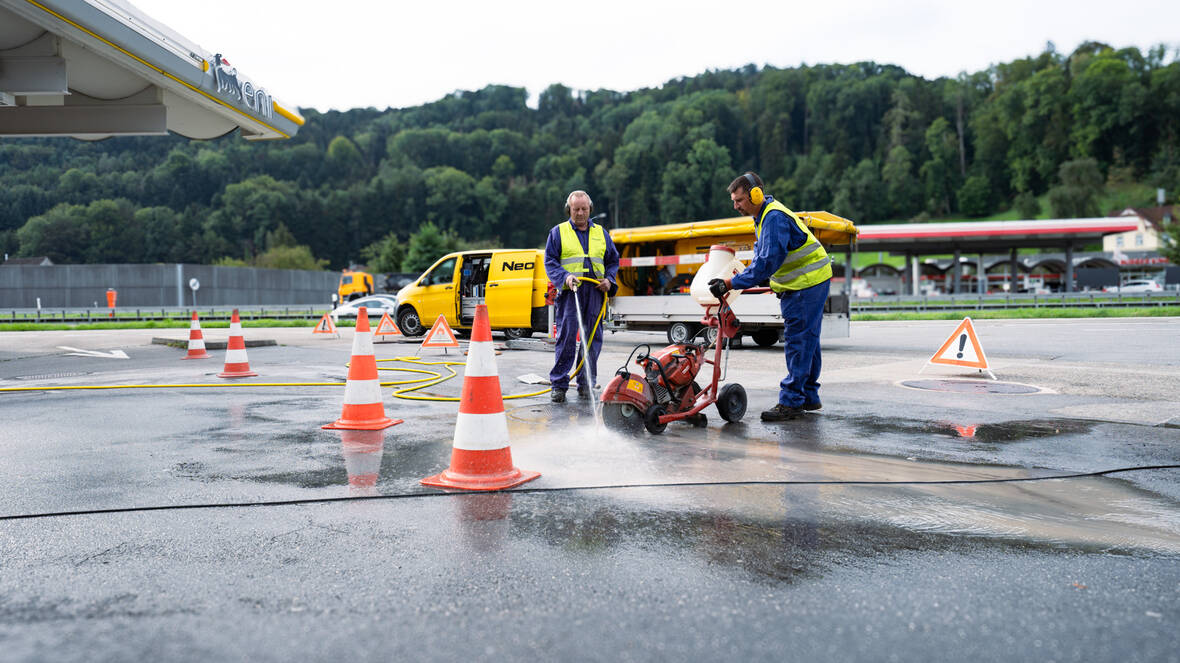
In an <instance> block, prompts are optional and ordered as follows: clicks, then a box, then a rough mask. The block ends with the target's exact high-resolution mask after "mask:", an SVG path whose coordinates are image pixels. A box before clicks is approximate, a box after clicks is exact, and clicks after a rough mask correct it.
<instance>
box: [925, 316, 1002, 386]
mask: <svg viewBox="0 0 1180 663" xmlns="http://www.w3.org/2000/svg"><path fill="white" fill-rule="evenodd" d="M928 363H930V364H947V365H950V366H964V367H967V368H978V369H979V370H981V371H987V372H988V374H989V375H991V376H992V379H995V377H996V376H995V375H992V372H991V370H990V369H989V368H988V366H987V356H985V355H984V354H983V346H982V345H980V344H979V336H977V335H976V334H975V325H973V324H971V318H963V321H962V322H960V323H959V326H958V327H956V328H955V331H954V332H952V333H951V335H950V336H949V337H947V339H946V341H945V342H944V343H943V344H942V347H940V348H938V351H937V352H935V353H934V356H933V357H931V358H930V359H929V361H928Z"/></svg>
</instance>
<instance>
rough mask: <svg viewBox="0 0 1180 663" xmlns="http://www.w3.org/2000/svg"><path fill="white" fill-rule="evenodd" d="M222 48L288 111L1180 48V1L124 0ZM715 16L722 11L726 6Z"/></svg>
mask: <svg viewBox="0 0 1180 663" xmlns="http://www.w3.org/2000/svg"><path fill="white" fill-rule="evenodd" d="M131 1H132V2H133V3H134V4H135V5H137V6H138V7H140V8H141V9H143V10H144V11H145V12H146V13H147V14H148V15H150V16H152V17H153V18H155V19H157V20H160V21H162V22H163V23H165V24H167V25H168V26H170V27H172V28H173V29H175V30H176V31H177V32H179V33H180V34H182V35H184V36H185V37H187V38H188V39H190V40H191V41H194V42H196V43H197V44H200V45H201V46H202V47H204V48H206V49H209V50H210V51H212V52H221V53H222V54H223V55H224V56H225V58H226V59H228V60H229V61H230V63H231V64H233V65H234V66H237V67H238V68H239V69H240V70H241V72H242V73H244V74H245V75H247V76H248V77H250V78H251V79H253V80H254V81H255V82H256V83H257V84H259V85H261V86H262V87H264V88H266V89H267V90H268V91H269V92H271V94H273V95H274V96H275V97H276V98H278V99H280V100H282V101H283V102H285V103H287V104H291V105H295V106H300V107H304V108H316V109H319V110H321V111H323V110H328V109H339V110H346V109H349V108H357V107H366V106H372V107H375V108H379V109H384V108H386V107H394V108H400V107H404V106H415V105H418V104H422V103H426V102H429V101H434V100H437V99H439V98H441V97H443V96H445V95H447V94H449V93H451V92H453V91H455V90H476V89H479V88H482V87H484V86H485V85H489V84H504V85H513V86H517V87H524V88H527V89H528V91H529V95H530V103H535V100H536V97H537V95H538V94H539V93H540V92H541V91H542V90H543V89H545V88H546V87H548V86H549V85H550V84H552V83H562V84H564V85H566V86H569V87H571V88H574V89H576V90H595V89H600V88H609V89H612V90H617V91H620V92H622V91H628V90H635V89H638V88H642V87H654V86H659V85H661V84H663V83H664V82H666V81H668V80H669V79H672V78H677V77H681V76H694V75H696V74H699V73H702V72H704V71H707V70H709V69H732V68H735V67H741V66H743V65H746V64H749V63H753V64H755V65H758V66H763V65H767V64H769V65H773V66H776V67H795V66H799V65H801V64H820V63H851V62H857V61H861V60H874V61H876V62H879V63H889V64H896V65H899V66H901V67H904V68H905V69H906V70H907V71H909V72H910V73H913V74H917V75H920V76H925V77H927V78H936V77H938V76H954V75H956V74H958V73H959V72H962V71H969V72H973V71H978V70H981V69H985V68H987V67H988V66H989V65H991V64H993V63H997V62H1008V61H1011V60H1014V59H1016V58H1019V57H1024V56H1027V55H1035V54H1037V53H1040V52H1041V51H1042V49H1044V47H1045V44H1046V42H1050V41H1052V42H1053V43H1054V44H1056V46H1057V50H1058V51H1059V52H1062V53H1069V52H1070V51H1072V50H1073V49H1074V48H1075V47H1076V46H1077V45H1078V44H1080V43H1081V42H1083V41H1086V40H1096V41H1102V42H1106V43H1108V44H1111V45H1112V46H1114V47H1116V48H1121V47H1125V46H1137V47H1139V48H1140V49H1143V50H1146V49H1147V48H1148V47H1150V46H1153V45H1155V44H1159V43H1164V44H1167V45H1168V48H1169V60H1170V59H1172V58H1174V57H1175V54H1176V49H1177V47H1180V2H1177V1H1176V0H1171V1H1170V2H1163V1H1160V2H1156V1H1154V0H1123V1H1121V2H1110V0H1072V1H1061V0H1051V1H1046V2H1038V1H1037V0H988V1H986V2H985V1H975V2H954V1H951V2H947V1H946V0H895V1H893V2H880V1H878V0H829V1H827V2H807V3H802V2H778V3H774V2H771V3H741V4H748V5H749V6H751V7H755V9H754V10H753V11H751V12H749V13H736V11H737V10H734V9H729V8H728V7H736V6H738V4H739V3H732V4H731V3H719V2H716V1H715V0H714V1H710V2H703V1H698V0H682V1H680V2H660V1H653V0H630V1H628V2H623V1H619V0H598V1H597V2H589V3H563V2H552V1H548V2H533V1H531V0H530V1H526V2H504V3H497V2H468V1H467V0H450V1H447V2H430V1H429V0H427V1H426V2H422V1H411V2H403V1H398V2H377V1H376V0H373V1H370V2H358V1H354V0H334V1H332V2H307V1H302V2H301V1H294V2H292V0H283V1H282V2H280V1H278V0H233V1H229V0H200V1H199V2H177V1H176V0H131ZM719 7H727V8H726V9H724V10H719V9H718V8H719Z"/></svg>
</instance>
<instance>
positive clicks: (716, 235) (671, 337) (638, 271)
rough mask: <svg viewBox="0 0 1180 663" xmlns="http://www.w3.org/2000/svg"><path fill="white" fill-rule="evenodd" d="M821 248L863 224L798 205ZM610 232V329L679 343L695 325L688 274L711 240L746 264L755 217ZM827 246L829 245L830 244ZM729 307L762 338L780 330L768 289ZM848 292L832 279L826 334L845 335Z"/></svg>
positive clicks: (849, 237)
mask: <svg viewBox="0 0 1180 663" xmlns="http://www.w3.org/2000/svg"><path fill="white" fill-rule="evenodd" d="M796 214H798V215H799V218H801V219H802V220H803V222H804V223H806V224H807V226H808V227H809V228H810V229H811V232H812V234H813V235H815V238H816V239H818V240H819V241H820V243H822V244H823V245H824V246H825V247H826V248H830V247H831V246H832V245H834V244H839V245H848V246H849V247H850V249H851V245H852V242H853V241H854V240H855V239H856V236H857V234H858V233H859V232H860V231H859V230H858V229H857V227H856V225H855V224H853V223H852V222H851V221H849V220H848V219H845V218H843V217H839V216H836V215H835V214H831V213H829V212H796ZM611 239H612V240H613V241H614V243H615V246H616V247H617V248H618V250H619V255H620V259H619V291H618V294H617V296H615V297H612V298H611V300H610V318H609V324H610V326H611V327H612V328H614V329H634V330H648V331H664V332H666V333H667V335H668V341H669V342H670V343H683V342H685V341H686V340H687V339H689V338H691V337H692V336H693V335H694V334H695V333H696V332H697V331H698V330H699V329H700V328H701V325H700V319H701V307H700V306H699V305H698V304H697V303H696V302H695V301H693V299H692V298H691V297H690V296H689V295H688V294H687V293H688V289H689V285H690V284H691V283H692V277H693V275H694V274H696V272H697V269H699V268H700V266H701V265H702V264H704V262H705V258H706V257H707V255H708V253H709V247H710V246H712V245H714V244H722V245H725V246H728V247H730V248H732V249H733V250H734V252H735V253H736V256H737V258H738V259H739V260H742V261H743V262H744V263H746V264H749V262H750V260H751V259H753V253H754V220H753V219H752V218H751V217H748V216H741V217H735V218H730V219H717V220H713V221H695V222H692V223H674V224H668V225H662V226H646V227H641V228H616V229H614V230H612V231H611ZM829 253H831V251H830V250H829ZM733 312H734V313H735V314H736V315H737V317H738V319H739V320H740V321H741V324H742V328H741V332H740V333H739V338H740V336H741V334H746V335H749V336H751V337H752V338H753V339H754V342H755V343H757V344H758V345H761V346H771V345H774V344H775V343H776V342H778V340H779V339H780V337H781V334H782V330H783V320H782V312H781V310H780V309H779V302H778V300H777V299H776V298H775V297H773V296H771V295H770V294H769V293H768V294H765V295H757V296H752V297H742V298H741V299H740V300H738V302H737V303H736V304H735V306H734V309H733ZM848 314H849V303H848V294H847V293H844V292H841V291H840V290H839V289H838V288H836V287H835V286H833V287H832V293H831V294H830V295H829V296H828V302H827V304H825V306H824V321H823V327H822V329H823V332H822V333H823V336H824V337H825V338H845V337H847V336H848V335H849V320H848Z"/></svg>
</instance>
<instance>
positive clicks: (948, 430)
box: [845, 417, 1095, 443]
mask: <svg viewBox="0 0 1180 663" xmlns="http://www.w3.org/2000/svg"><path fill="white" fill-rule="evenodd" d="M845 421H846V422H847V423H849V424H851V425H852V426H853V427H855V428H856V429H858V430H861V431H864V432H865V434H866V436H871V435H879V434H882V433H900V434H903V435H916V436H921V435H926V436H936V437H949V438H965V439H971V440H975V441H978V442H984V443H996V442H1019V441H1022V440H1030V439H1036V438H1044V437H1053V436H1056V435H1074V434H1079V433H1089V432H1090V431H1091V430H1093V429H1094V426H1095V423H1094V422H1092V421H1078V420H1074V419H1036V420H1029V421H1004V422H999V423H992V424H980V423H970V422H962V423H955V422H949V421H936V422H929V421H914V420H909V419H897V418H885V417H847V418H845Z"/></svg>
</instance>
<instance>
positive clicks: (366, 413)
mask: <svg viewBox="0 0 1180 663" xmlns="http://www.w3.org/2000/svg"><path fill="white" fill-rule="evenodd" d="M400 423H402V420H401V419H396V420H395V419H390V418H389V417H387V416H385V406H384V405H382V404H381V381H380V379H378V377H377V357H375V356H374V355H373V332H372V330H370V329H369V311H368V309H366V308H365V307H364V306H362V307H360V309H359V310H357V313H356V334H355V335H354V336H353V337H352V359H351V360H350V361H349V362H348V382H347V383H346V384H345V385H344V408H343V410H342V411H341V413H340V418H339V419H337V420H336V421H334V422H332V423H330V424H327V425H325V426H323V428H332V429H335V428H342V429H345V430H381V429H382V428H389V427H390V426H393V425H394V424H400Z"/></svg>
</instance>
